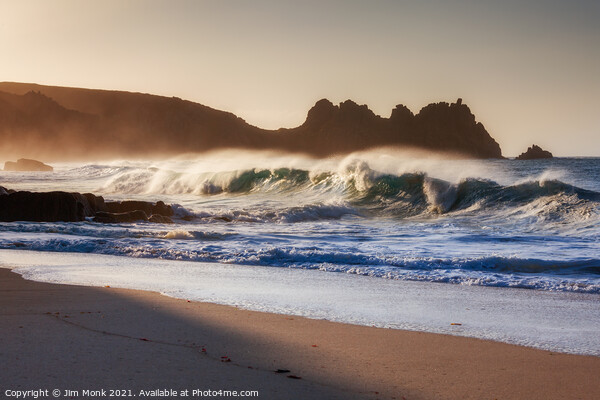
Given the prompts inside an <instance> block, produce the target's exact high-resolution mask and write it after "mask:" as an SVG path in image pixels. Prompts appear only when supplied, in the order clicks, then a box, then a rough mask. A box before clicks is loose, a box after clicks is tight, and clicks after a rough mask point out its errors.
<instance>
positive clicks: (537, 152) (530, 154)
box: [517, 144, 553, 160]
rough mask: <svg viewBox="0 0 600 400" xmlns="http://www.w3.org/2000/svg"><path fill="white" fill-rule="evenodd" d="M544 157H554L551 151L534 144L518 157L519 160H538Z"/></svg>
mask: <svg viewBox="0 0 600 400" xmlns="http://www.w3.org/2000/svg"><path fill="white" fill-rule="evenodd" d="M542 158H553V156H552V153H550V152H549V151H547V150H544V149H542V148H541V147H540V146H537V145H535V144H534V145H532V146H531V147H529V148H528V149H527V151H526V152H525V153H521V154H520V155H519V156H518V157H517V160H537V159H542Z"/></svg>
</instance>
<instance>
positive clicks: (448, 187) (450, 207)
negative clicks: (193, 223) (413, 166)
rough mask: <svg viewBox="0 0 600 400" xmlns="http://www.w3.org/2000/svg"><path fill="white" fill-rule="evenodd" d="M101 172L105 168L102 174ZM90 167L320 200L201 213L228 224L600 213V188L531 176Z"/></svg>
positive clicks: (125, 182)
mask: <svg viewBox="0 0 600 400" xmlns="http://www.w3.org/2000/svg"><path fill="white" fill-rule="evenodd" d="M98 169H101V170H102V171H104V172H99V171H98ZM83 171H85V172H87V173H90V174H91V175H93V176H103V177H104V178H106V182H105V183H104V185H103V186H102V187H101V188H99V192H100V193H104V194H106V195H108V196H110V194H112V193H118V194H121V195H122V194H133V195H135V194H143V195H148V194H156V195H161V194H162V195H182V194H185V195H195V196H199V197H207V196H208V197H211V196H216V195H220V196H225V197H227V196H240V195H253V194H258V195H260V194H263V195H275V196H281V197H283V196H290V197H294V196H295V199H297V198H305V199H310V200H313V201H311V202H310V204H306V201H303V202H301V203H304V204H302V205H300V206H295V207H287V208H286V209H281V208H279V209H278V210H276V211H274V210H268V209H265V210H261V211H256V210H255V211H248V210H228V211H227V212H224V213H221V214H220V215H209V213H206V212H204V213H202V212H201V213H199V214H198V213H197V216H198V217H200V218H217V219H218V218H220V219H222V220H224V221H227V220H230V221H235V220H240V221H249V222H257V221H279V222H301V221H312V220H317V219H320V218H323V219H332V218H333V219H335V218H341V217H343V216H345V215H372V214H375V215H383V216H394V217H400V218H407V217H415V216H428V217H431V216H436V215H444V214H449V213H460V212H476V211H478V210H479V211H487V212H489V211H493V210H502V211H503V212H509V213H511V212H512V213H513V214H515V213H521V214H522V215H524V216H531V215H534V214H536V215H538V216H539V217H540V218H543V219H546V220H549V221H558V220H560V219H561V218H568V219H569V220H572V219H573V218H575V219H579V220H585V219H589V218H592V217H598V210H599V207H598V206H599V204H600V193H598V192H595V191H593V190H588V189H583V188H579V187H577V186H575V185H572V184H569V183H566V182H563V181H561V180H558V179H542V178H537V179H529V180H524V181H521V182H515V183H513V184H509V185H502V184H499V183H497V182H495V181H493V180H489V179H482V178H463V179H461V180H459V181H458V182H449V181H446V180H443V179H438V178H435V177H432V176H430V175H428V174H427V173H424V172H410V173H402V174H387V173H381V172H377V171H375V170H372V169H371V168H370V167H369V166H368V165H367V164H366V163H365V162H356V163H352V164H349V165H347V166H345V167H344V168H343V169H341V170H340V171H335V172H332V171H318V170H316V171H310V170H305V169H294V168H272V169H258V168H257V169H246V170H234V171H225V172H215V173H206V172H202V173H191V172H175V171H169V170H164V169H159V168H136V167H122V168H113V167H105V168H102V167H100V166H98V167H97V168H91V167H89V166H87V167H85V168H84V169H83Z"/></svg>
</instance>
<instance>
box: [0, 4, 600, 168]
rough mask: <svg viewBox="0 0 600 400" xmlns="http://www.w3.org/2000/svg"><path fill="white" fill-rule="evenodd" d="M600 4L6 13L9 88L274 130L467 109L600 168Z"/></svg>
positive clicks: (72, 8)
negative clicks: (363, 110) (357, 116)
mask: <svg viewBox="0 0 600 400" xmlns="http://www.w3.org/2000/svg"><path fill="white" fill-rule="evenodd" d="M598 21H600V2H598V1H591V0H590V1H579V0H575V1H570V2H566V1H537V0H536V1H528V0H525V1H513V0H509V1H503V2H499V1H474V0H473V1H470V0H461V1H341V0H339V1H323V0H319V1H312V0H310V1H280V0H278V1H266V0H260V1H121V0H119V1H108V0H106V1H101V2H91V1H75V0H73V1H71V0H61V1H58V0H56V1H30V0H26V1H19V2H16V1H7V0H1V1H0V52H1V54H2V62H1V63H0V81H16V82H33V83H39V84H45V85H58V86H73V87H87V88H96V89H118V90H127V91H136V92H145V93H152V94H159V95H165V96H178V97H181V98H184V99H188V100H191V101H195V102H198V103H201V104H205V105H208V106H210V107H213V108H217V109H221V110H226V111H231V112H233V113H235V114H236V115H238V116H240V117H242V118H244V119H245V120H246V121H247V122H249V123H251V124H253V125H256V126H260V127H263V128H270V129H274V128H279V127H294V126H297V125H300V124H301V123H302V122H303V121H304V119H305V118H306V113H307V111H308V109H309V108H310V107H311V106H312V105H313V104H314V103H315V102H316V101H317V100H319V99H321V98H328V99H330V100H331V101H333V102H334V103H338V102H341V101H344V100H346V99H353V100H354V101H356V102H357V103H359V104H367V105H368V106H369V107H370V108H371V109H372V110H373V111H374V112H375V113H377V114H379V115H381V116H384V117H389V115H390V112H391V110H392V109H393V108H394V106H395V105H396V104H399V103H401V104H405V105H407V106H408V107H409V108H410V109H411V110H412V111H413V112H418V111H419V109H420V108H421V107H423V106H425V105H426V104H428V103H431V102H437V101H448V102H451V101H455V100H456V99H457V98H459V97H461V98H463V99H464V102H465V103H466V104H468V105H469V107H470V108H471V110H472V112H473V114H475V116H476V118H477V120H478V121H480V122H482V123H483V124H484V125H485V127H486V129H487V130H488V132H489V133H490V134H491V135H492V136H493V137H494V138H495V139H496V140H497V141H498V142H499V144H500V146H501V147H502V150H503V154H504V155H506V156H515V155H517V154H519V153H520V152H522V151H524V150H525V149H526V148H527V147H528V146H530V145H531V144H532V143H536V144H538V145H540V146H542V147H544V148H547V149H548V150H550V151H552V152H553V153H554V154H555V155H558V156H577V155H582V156H591V155H600V112H599V110H600V77H599V71H600V24H599V23H598Z"/></svg>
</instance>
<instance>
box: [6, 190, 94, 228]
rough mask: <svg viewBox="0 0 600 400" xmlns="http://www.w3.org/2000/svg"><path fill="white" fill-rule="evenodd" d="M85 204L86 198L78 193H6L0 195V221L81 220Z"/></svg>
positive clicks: (83, 216) (83, 217) (84, 215)
mask: <svg viewBox="0 0 600 400" xmlns="http://www.w3.org/2000/svg"><path fill="white" fill-rule="evenodd" d="M86 205H87V199H86V198H85V197H84V196H82V195H80V194H79V193H67V192H48V193H32V192H25V191H23V192H14V193H8V194H5V195H2V196H0V221H3V222H11V221H36V222H56V221H64V222H77V221H83V220H84V219H85V217H86V214H85V213H86ZM88 207H89V205H88Z"/></svg>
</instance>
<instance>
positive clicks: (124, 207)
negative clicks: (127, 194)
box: [105, 200, 174, 217]
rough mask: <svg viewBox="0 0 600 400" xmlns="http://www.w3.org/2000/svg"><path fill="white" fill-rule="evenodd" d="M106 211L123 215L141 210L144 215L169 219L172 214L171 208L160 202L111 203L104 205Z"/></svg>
mask: <svg viewBox="0 0 600 400" xmlns="http://www.w3.org/2000/svg"><path fill="white" fill-rule="evenodd" d="M105 205H106V211H108V212H110V213H125V212H130V211H136V210H141V211H143V212H145V213H146V215H152V214H158V215H162V216H165V217H170V216H172V215H173V214H174V212H173V208H172V207H171V206H170V205H166V204H165V203H164V202H162V201H158V202H156V203H151V202H149V201H131V200H130V201H112V202H107V203H105Z"/></svg>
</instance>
